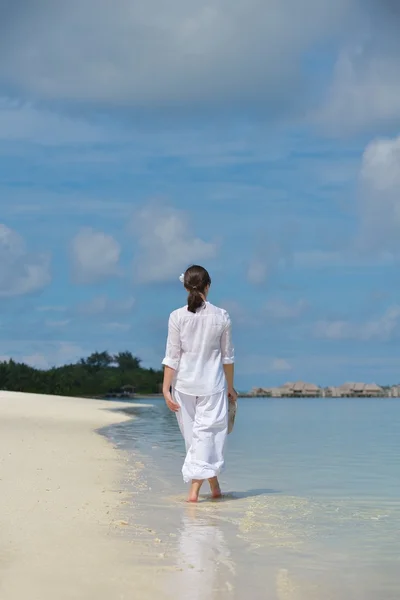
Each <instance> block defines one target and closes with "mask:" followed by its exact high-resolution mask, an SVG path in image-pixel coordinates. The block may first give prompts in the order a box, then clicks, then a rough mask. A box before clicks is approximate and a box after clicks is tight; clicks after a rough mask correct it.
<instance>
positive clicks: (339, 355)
mask: <svg viewBox="0 0 400 600" xmlns="http://www.w3.org/2000/svg"><path fill="white" fill-rule="evenodd" d="M399 26H400V8H399V5H398V3H397V2H395V0H379V1H375V0H363V1H362V2H361V1H359V0H336V2H332V1H331V0H302V1H301V2H299V0H263V1H262V2H260V1H259V0H246V2H244V0H229V2H228V1H227V0H214V1H213V2H210V1H209V0H206V1H205V2H202V3H199V2H195V1H194V0H185V1H183V0H170V2H168V3H165V2H163V1H162V0H147V1H146V2H141V3H140V2H136V3H133V2H131V1H130V0H114V2H112V3H110V2H108V1H106V0H70V1H69V2H68V3H65V2H62V1H61V0H35V1H32V0H2V1H1V2H0V331H1V335H0V357H1V359H3V360H7V359H8V358H10V357H12V358H14V359H15V360H19V361H24V362H26V363H29V364H31V365H34V366H37V367H39V368H47V367H49V366H53V365H61V364H65V363H69V362H73V361H76V360H77V359H79V358H81V357H83V356H87V355H88V354H89V353H91V352H93V351H103V350H108V351H109V352H111V353H113V352H118V351H123V350H130V351H131V352H133V354H135V355H136V356H139V357H140V358H141V359H142V361H143V365H144V366H146V367H153V368H160V366H161V360H162V358H163V355H164V348H165V339H166V327H167V320H168V315H169V313H170V312H171V311H172V310H174V309H175V308H177V307H179V306H182V305H184V304H185V301H186V294H185V291H184V289H183V287H182V284H181V283H180V282H179V276H180V274H181V273H182V272H183V271H184V270H185V269H186V268H187V267H188V266H189V265H190V264H192V263H199V264H202V265H204V266H205V267H206V268H207V269H208V270H209V272H210V274H211V277H212V289H211V294H210V298H209V299H210V301H211V302H213V303H214V304H217V305H220V306H222V307H224V308H225V309H226V310H228V311H229V313H230V315H231V318H232V322H233V334H234V341H235V347H236V385H237V387H238V388H239V389H240V390H248V389H250V388H251V387H253V386H264V387H265V386H275V385H280V384H282V383H284V382H286V381H296V380H303V381H309V382H313V383H317V384H319V385H338V384H341V383H343V382H345V381H365V382H376V383H380V384H388V383H398V382H399V381H400V357H399V354H398V343H399V338H400V297H399V292H400V275H399V264H400V235H399V233H400V102H399V97H400V39H399V36H398V30H399Z"/></svg>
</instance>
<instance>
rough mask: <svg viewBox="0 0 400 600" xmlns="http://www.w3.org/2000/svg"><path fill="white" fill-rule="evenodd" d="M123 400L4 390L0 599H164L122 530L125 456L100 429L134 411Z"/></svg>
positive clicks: (0, 410) (0, 399)
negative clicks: (128, 410) (126, 410)
mask: <svg viewBox="0 0 400 600" xmlns="http://www.w3.org/2000/svg"><path fill="white" fill-rule="evenodd" d="M124 406H126V403H124ZM118 407H119V404H118V403H114V402H113V403H110V402H106V401H97V400H87V399H77V398H61V397H57V396H44V395H34V394H22V393H12V392H0V597H1V599H2V600H22V599H23V598H29V600H53V599H54V598H57V600H67V599H68V600H71V599H76V600H81V599H82V600H83V599H85V600H88V599H90V598H96V600H103V599H104V600H105V599H107V600H109V599H110V598H113V599H115V600H117V599H118V600H121V599H125V598H132V597H133V596H132V594H135V593H136V594H138V593H140V597H141V598H143V599H146V598H152V597H154V593H155V592H158V593H159V597H160V598H162V597H163V594H162V589H161V587H160V589H159V590H157V581H156V580H155V578H154V574H153V575H152V576H150V577H149V571H148V569H145V570H143V569H139V567H138V557H139V556H140V546H139V545H137V544H136V545H135V544H132V543H130V542H129V539H126V536H125V537H124V535H121V531H122V530H123V529H124V527H125V526H128V523H127V522H125V521H124V520H123V518H124V514H123V510H124V506H125V505H126V503H127V502H128V499H127V498H126V492H124V491H123V489H122V488H121V484H120V482H121V480H122V479H124V478H126V477H127V473H126V469H127V463H126V460H125V459H124V454H123V453H121V452H117V451H116V450H115V449H114V448H113V446H112V444H111V443H109V442H108V441H107V440H106V439H105V438H104V437H102V436H101V435H99V434H98V433H96V431H95V430H97V429H98V428H102V427H104V426H106V425H110V424H112V423H115V422H119V421H123V420H125V419H129V418H130V417H128V416H127V415H124V414H123V413H121V412H116V411H113V410H110V408H112V409H117V408H118ZM130 479H131V484H133V481H132V479H133V475H132V473H131V474H130ZM125 528H126V529H128V527H125ZM149 581H151V589H150V587H149ZM160 586H161V582H160ZM135 597H138V596H137V595H136V596H135Z"/></svg>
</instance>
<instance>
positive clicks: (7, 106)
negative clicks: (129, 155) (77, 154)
mask: <svg viewBox="0 0 400 600" xmlns="http://www.w3.org/2000/svg"><path fill="white" fill-rule="evenodd" d="M107 135H108V139H109V138H110V135H111V134H110V132H108V134H107ZM105 139H106V136H105V132H104V131H103V130H102V129H101V128H100V127H97V126H94V125H91V124H90V123H88V122H87V121H84V120H83V119H77V118H72V117H66V116H62V115H59V114H56V113H54V112H50V111H49V110H45V109H43V108H42V109H39V108H37V107H35V106H33V105H32V104H28V103H25V104H21V102H16V101H11V100H9V99H7V98H1V97H0V140H6V141H14V140H17V141H19V140H24V141H34V142H39V143H41V144H48V145H54V144H56V145H59V144H72V143H74V144H75V143H79V142H86V143H96V142H100V141H104V140H105Z"/></svg>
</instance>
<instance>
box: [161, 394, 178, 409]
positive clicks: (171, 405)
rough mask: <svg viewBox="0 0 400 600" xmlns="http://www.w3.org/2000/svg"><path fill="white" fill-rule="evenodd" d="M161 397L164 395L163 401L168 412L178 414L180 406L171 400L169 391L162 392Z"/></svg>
mask: <svg viewBox="0 0 400 600" xmlns="http://www.w3.org/2000/svg"><path fill="white" fill-rule="evenodd" d="M163 395H164V400H165V402H166V404H167V406H168V408H169V410H172V412H178V410H179V408H180V406H179V404H177V403H176V402H175V401H174V399H173V398H172V394H171V392H170V391H169V390H165V391H164V392H163Z"/></svg>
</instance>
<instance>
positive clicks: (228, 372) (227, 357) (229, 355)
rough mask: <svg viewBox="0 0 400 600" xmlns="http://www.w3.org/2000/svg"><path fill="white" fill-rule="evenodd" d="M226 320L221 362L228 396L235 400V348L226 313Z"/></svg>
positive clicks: (222, 338)
mask: <svg viewBox="0 0 400 600" xmlns="http://www.w3.org/2000/svg"><path fill="white" fill-rule="evenodd" d="M226 316H227V322H226V325H225V329H224V331H223V333H222V336H221V354H222V364H223V366H224V372H225V378H226V383H227V386H228V398H229V400H230V401H231V402H236V400H237V392H236V390H235V388H234V384H233V380H234V375H235V364H234V363H235V349H234V347H233V343H232V323H231V319H230V317H229V315H228V314H227V315H226Z"/></svg>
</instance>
